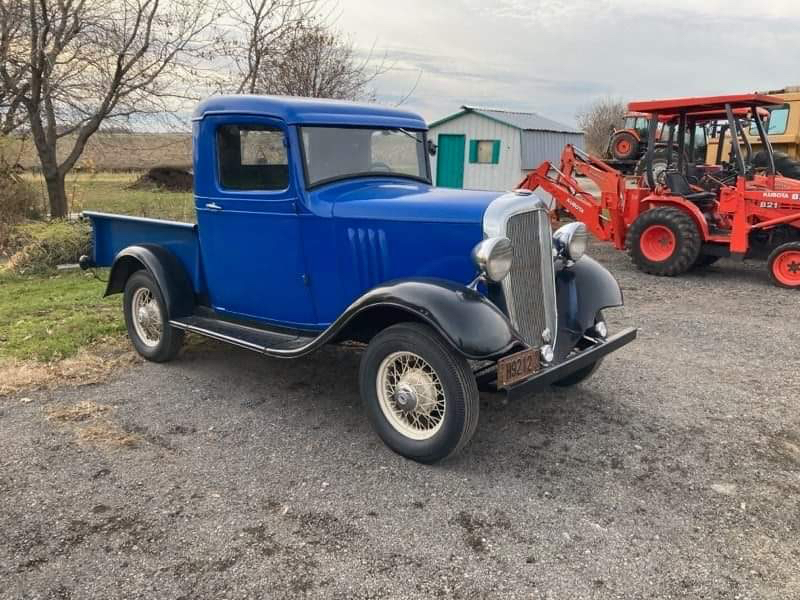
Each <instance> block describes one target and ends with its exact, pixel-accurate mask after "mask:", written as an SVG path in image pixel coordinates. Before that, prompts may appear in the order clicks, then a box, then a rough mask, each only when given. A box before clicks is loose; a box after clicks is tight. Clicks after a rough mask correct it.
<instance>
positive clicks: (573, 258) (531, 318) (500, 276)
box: [83, 96, 636, 462]
mask: <svg viewBox="0 0 800 600" xmlns="http://www.w3.org/2000/svg"><path fill="white" fill-rule="evenodd" d="M192 130H193V162H194V174H195V182H194V189H195V193H194V197H195V205H196V210H197V222H196V224H190V223H175V222H168V221H160V220H153V219H142V218H137V217H127V216H122V215H110V214H102V213H89V212H87V213H84V215H85V217H86V218H88V219H90V220H91V221H92V224H93V255H92V256H91V257H87V258H86V259H85V260H84V261H83V265H84V266H86V267H90V266H109V267H111V272H110V275H109V283H108V288H107V290H106V293H107V294H114V293H122V294H123V300H124V301H123V309H124V315H125V319H126V324H127V326H128V332H129V335H130V338H131V341H132V342H133V345H134V347H135V348H136V350H137V351H138V352H139V353H140V354H142V356H144V357H145V358H147V359H150V360H155V361H166V360H170V359H172V358H174V357H175V356H176V355H177V353H178V349H179V348H180V345H181V341H182V339H183V335H184V334H185V332H192V333H196V334H200V335H205V336H208V337H212V338H215V339H218V340H222V341H225V342H228V343H231V344H235V345H238V346H241V347H244V348H247V349H249V350H253V351H257V352H260V353H263V354H265V355H267V356H272V357H277V358H299V357H301V356H304V355H306V354H309V353H311V352H313V351H314V350H316V349H318V348H320V347H321V346H323V345H325V344H327V343H339V342H343V341H349V342H356V343H357V345H361V346H362V347H363V348H364V352H363V355H362V361H361V371H360V386H361V394H362V397H363V398H364V403H365V409H366V412H367V414H368V416H369V417H370V420H371V421H372V423H373V425H374V427H375V429H376V431H377V432H378V433H379V435H380V436H381V437H382V438H383V440H384V441H385V442H386V443H387V445H389V446H390V447H391V448H392V449H394V450H395V451H397V452H399V453H400V454H403V455H404V456H407V457H409V458H412V459H414V460H418V461H421V462H434V461H436V460H439V459H441V458H444V457H446V456H449V455H451V454H453V453H455V452H456V451H458V450H459V449H460V448H461V447H462V446H463V445H464V444H465V443H466V441H467V440H468V439H469V437H470V436H471V435H472V432H473V431H474V429H475V426H476V424H477V412H478V388H479V387H482V388H488V389H495V390H498V389H499V390H504V391H507V392H509V393H522V392H524V391H531V390H534V389H536V388H538V387H541V386H542V385H547V384H549V383H560V384H562V385H572V384H576V383H578V382H580V381H583V380H584V379H586V378H588V377H589V375H591V373H592V372H594V370H595V369H596V368H597V367H598V366H599V364H600V361H601V359H602V357H603V356H604V355H605V354H607V353H609V352H611V351H613V350H615V349H616V348H619V347H620V346H622V345H624V344H626V343H628V342H629V341H631V340H632V339H633V338H634V337H635V334H636V332H635V330H633V329H628V330H625V331H623V332H620V333H619V334H617V335H616V336H610V337H609V336H608V332H607V328H606V325H605V321H604V320H603V317H602V310H603V309H604V308H607V307H611V306H619V305H620V304H621V303H622V295H621V292H620V290H619V287H618V285H617V283H616V281H615V280H614V278H613V277H612V276H611V275H610V274H609V273H608V272H607V271H606V270H605V269H604V268H603V267H602V266H600V265H599V264H598V263H596V262H595V261H593V260H592V259H591V258H590V257H588V256H586V255H585V252H584V251H585V242H586V231H585V229H584V228H583V226H582V225H580V224H577V223H573V224H570V225H567V226H565V227H564V228H562V229H560V230H559V231H557V232H555V234H554V233H553V232H552V231H551V226H550V219H549V215H548V212H547V209H546V204H545V202H543V201H542V200H541V199H540V198H538V197H537V196H536V195H534V194H530V193H529V192H526V191H519V192H508V193H500V192H485V191H465V190H451V189H439V188H435V187H434V186H432V184H431V172H430V163H429V156H428V152H427V126H426V124H425V122H424V121H423V120H422V118H420V117H419V116H418V115H416V114H414V113H411V112H408V111H403V110H398V109H394V108H385V107H380V106H377V105H371V104H356V103H349V102H338V101H326V100H316V99H300V98H282V97H280V98H279V97H267V96H219V97H213V98H210V99H208V100H206V101H204V102H202V103H201V104H200V105H199V106H198V107H197V109H196V111H195V113H194V116H193V128H192Z"/></svg>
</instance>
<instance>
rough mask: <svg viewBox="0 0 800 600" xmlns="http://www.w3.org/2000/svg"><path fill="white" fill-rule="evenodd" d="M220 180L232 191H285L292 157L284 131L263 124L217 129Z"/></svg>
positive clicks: (287, 185)
mask: <svg viewBox="0 0 800 600" xmlns="http://www.w3.org/2000/svg"><path fill="white" fill-rule="evenodd" d="M217 156H218V160H219V182H220V185H221V186H222V187H224V188H228V189H232V190H264V191H269V190H285V189H286V188H287V187H289V160H288V158H287V155H286V146H285V144H284V137H283V132H282V131H281V130H279V129H274V128H271V127H266V126H262V125H223V126H221V127H220V128H219V129H217Z"/></svg>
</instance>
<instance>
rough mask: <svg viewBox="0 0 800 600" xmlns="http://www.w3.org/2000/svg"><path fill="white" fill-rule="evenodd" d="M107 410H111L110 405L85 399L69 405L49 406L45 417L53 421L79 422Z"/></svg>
mask: <svg viewBox="0 0 800 600" xmlns="http://www.w3.org/2000/svg"><path fill="white" fill-rule="evenodd" d="M109 410H111V407H110V406H105V405H103V404H97V403H96V402H91V401H88V400H87V401H84V402H78V403H77V404H72V405H69V406H57V407H54V408H49V409H48V410H47V411H46V412H47V418H48V419H50V420H53V421H60V422H61V423H80V422H82V421H88V420H89V419H92V418H94V417H97V416H98V415H101V414H103V413H104V412H108V411H109Z"/></svg>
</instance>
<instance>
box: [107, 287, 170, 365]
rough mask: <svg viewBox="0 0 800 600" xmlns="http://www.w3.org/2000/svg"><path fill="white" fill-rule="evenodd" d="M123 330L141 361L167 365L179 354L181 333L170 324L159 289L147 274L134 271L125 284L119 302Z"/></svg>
mask: <svg viewBox="0 0 800 600" xmlns="http://www.w3.org/2000/svg"><path fill="white" fill-rule="evenodd" d="M122 306H123V311H124V313H125V326H126V327H127V328H128V337H130V338H131V342H132V343H133V347H134V348H135V349H136V352H138V353H139V354H140V355H141V356H142V357H143V358H146V359H147V360H151V361H153V362H166V361H168V360H172V359H173V358H175V356H176V355H177V354H178V352H179V351H180V349H181V344H182V343H183V335H184V331H183V330H182V329H176V328H174V327H172V326H171V325H170V324H169V316H168V315H167V308H166V305H165V303H164V296H163V294H162V293H161V288H159V287H158V284H157V283H156V281H155V279H153V277H152V276H151V275H150V273H148V272H147V271H136V272H135V273H134V274H133V275H131V276H130V277H129V278H128V281H127V282H126V283H125V292H124V295H123V300H122Z"/></svg>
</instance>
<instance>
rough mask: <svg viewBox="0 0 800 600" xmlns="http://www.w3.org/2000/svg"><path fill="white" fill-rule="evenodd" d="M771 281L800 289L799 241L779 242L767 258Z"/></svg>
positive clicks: (779, 285)
mask: <svg viewBox="0 0 800 600" xmlns="http://www.w3.org/2000/svg"><path fill="white" fill-rule="evenodd" d="M767 268H768V269H769V276H770V279H772V283H774V284H775V285H777V286H778V287H784V288H789V289H793V290H800V242H789V243H787V244H781V245H780V246H778V247H777V248H775V250H773V251H772V253H771V254H770V255H769V258H768V259H767Z"/></svg>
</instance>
